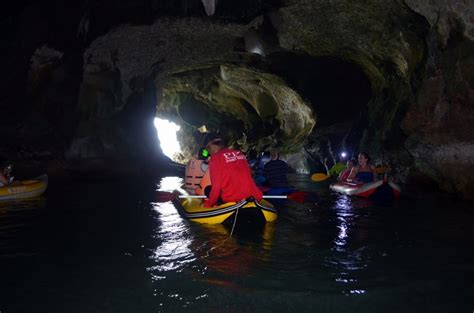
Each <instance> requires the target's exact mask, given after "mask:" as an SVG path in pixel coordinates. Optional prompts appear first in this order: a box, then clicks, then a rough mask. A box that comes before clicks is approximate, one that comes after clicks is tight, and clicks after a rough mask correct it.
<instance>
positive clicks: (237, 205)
mask: <svg viewBox="0 0 474 313" xmlns="http://www.w3.org/2000/svg"><path fill="white" fill-rule="evenodd" d="M202 202H203V199H196V198H180V199H177V200H176V201H175V204H177V206H178V207H179V208H180V209H181V211H182V213H183V215H184V216H185V217H186V218H188V219H190V220H191V221H194V222H197V223H205V224H221V223H223V222H225V221H226V220H227V219H229V218H230V217H231V216H234V214H238V216H247V217H249V218H251V219H255V220H262V221H265V222H273V221H275V220H276V219H277V216H278V215H277V211H276V209H275V207H274V206H273V205H272V204H271V203H270V202H268V201H266V200H264V199H263V200H262V201H255V200H253V199H245V200H242V201H240V202H227V203H224V204H221V205H219V206H215V207H212V208H206V207H203V206H202Z"/></svg>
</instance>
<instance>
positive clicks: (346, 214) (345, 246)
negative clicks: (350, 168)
mask: <svg viewBox="0 0 474 313" xmlns="http://www.w3.org/2000/svg"><path fill="white" fill-rule="evenodd" d="M356 202H357V200H356ZM368 206H369V203H368V202H363V203H359V202H357V203H356V205H355V204H354V201H353V198H351V197H349V196H347V195H342V194H338V195H337V198H336V199H335V203H334V207H333V209H334V211H335V214H336V216H335V221H336V227H337V230H338V232H337V235H336V237H335V238H334V240H333V242H334V245H333V248H332V250H333V251H334V255H333V256H332V257H333V258H332V260H331V261H330V263H331V264H332V266H334V267H335V269H336V271H335V272H334V273H333V275H334V276H335V278H334V280H335V281H336V283H339V284H343V285H344V286H347V287H349V288H350V289H349V290H347V289H346V288H344V289H343V291H342V293H344V294H351V295H362V294H365V293H366V290H364V289H361V288H354V287H355V286H356V285H357V282H358V279H357V278H356V277H357V275H358V272H360V271H361V270H363V269H365V268H366V267H367V263H366V261H367V260H365V258H364V250H365V248H364V247H361V248H358V249H355V250H354V249H353V248H351V247H350V245H349V240H352V241H354V240H357V237H358V234H357V233H356V227H355V224H357V220H358V218H359V215H358V214H357V213H356V212H357V210H358V209H360V208H361V207H365V208H367V207H368ZM353 288H354V289H353Z"/></svg>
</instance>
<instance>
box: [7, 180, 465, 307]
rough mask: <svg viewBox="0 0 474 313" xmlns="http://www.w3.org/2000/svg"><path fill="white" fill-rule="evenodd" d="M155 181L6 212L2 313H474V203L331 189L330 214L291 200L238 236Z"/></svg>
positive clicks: (85, 187) (324, 195) (85, 186)
mask: <svg viewBox="0 0 474 313" xmlns="http://www.w3.org/2000/svg"><path fill="white" fill-rule="evenodd" d="M294 179H295V180H294V184H296V185H298V186H300V187H301V188H303V189H306V190H311V189H316V186H315V185H313V184H312V183H310V182H309V181H308V178H307V177H303V176H299V177H296V178H294ZM156 183H157V182H155V183H154V182H146V181H143V182H120V181H118V182H113V183H110V182H108V183H105V182H89V183H70V184H63V185H59V186H58V185H54V184H52V185H51V186H50V188H49V190H48V191H47V193H46V194H45V195H44V196H43V197H42V198H38V199H34V200H30V201H23V202H16V203H15V202H14V203H0V312H1V313H10V312H51V313H55V312H469V313H470V312H473V310H474V253H473V247H474V227H473V221H474V220H473V217H474V216H473V211H474V210H473V209H472V208H471V207H470V205H469V204H467V203H462V202H460V203H458V202H455V201H453V200H450V199H449V198H447V197H445V196H440V195H436V194H424V195H419V196H417V197H406V198H405V199H401V200H400V201H398V202H394V203H392V204H377V203H373V202H370V201H367V200H363V199H357V198H349V197H347V196H343V195H337V194H332V193H330V192H327V191H324V190H323V191H321V190H319V191H318V193H319V196H320V201H319V203H318V204H317V205H314V204H312V203H305V204H298V203H291V202H290V203H288V204H287V205H285V206H281V207H280V216H279V219H278V221H277V222H276V223H275V224H267V225H266V226H264V227H258V226H252V227H246V225H239V224H238V225H237V226H236V229H235V232H234V234H233V236H232V237H229V233H230V231H229V229H228V228H225V227H222V226H221V225H217V226H206V225H198V224H195V223H191V222H189V221H187V220H184V219H183V218H181V216H180V215H179V214H178V212H177V211H176V208H174V207H173V205H172V204H171V203H169V202H168V203H158V202H156V200H157V199H156V197H155V193H154V190H155V189H156ZM175 183H176V182H175V181H173V179H168V180H165V181H164V182H163V183H162V187H163V188H165V189H166V188H170V186H172V185H173V184H175Z"/></svg>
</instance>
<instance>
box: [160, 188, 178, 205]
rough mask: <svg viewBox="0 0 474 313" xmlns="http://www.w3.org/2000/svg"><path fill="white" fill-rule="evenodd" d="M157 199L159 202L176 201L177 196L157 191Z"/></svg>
mask: <svg viewBox="0 0 474 313" xmlns="http://www.w3.org/2000/svg"><path fill="white" fill-rule="evenodd" d="M156 198H157V201H158V202H167V201H172V200H173V199H175V198H176V195H175V194H174V193H172V192H169V191H157V192H156Z"/></svg>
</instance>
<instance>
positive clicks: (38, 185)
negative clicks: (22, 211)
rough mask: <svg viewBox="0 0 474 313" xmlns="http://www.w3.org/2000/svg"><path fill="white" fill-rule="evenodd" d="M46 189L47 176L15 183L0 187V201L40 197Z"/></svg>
mask: <svg viewBox="0 0 474 313" xmlns="http://www.w3.org/2000/svg"><path fill="white" fill-rule="evenodd" d="M46 188H48V175H46V174H45V175H42V176H39V177H36V178H33V179H29V180H21V181H15V182H13V183H11V184H9V185H6V186H1V187H0V201H3V200H14V199H27V198H33V197H37V196H39V195H41V194H42V193H43V192H45V190H46Z"/></svg>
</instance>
